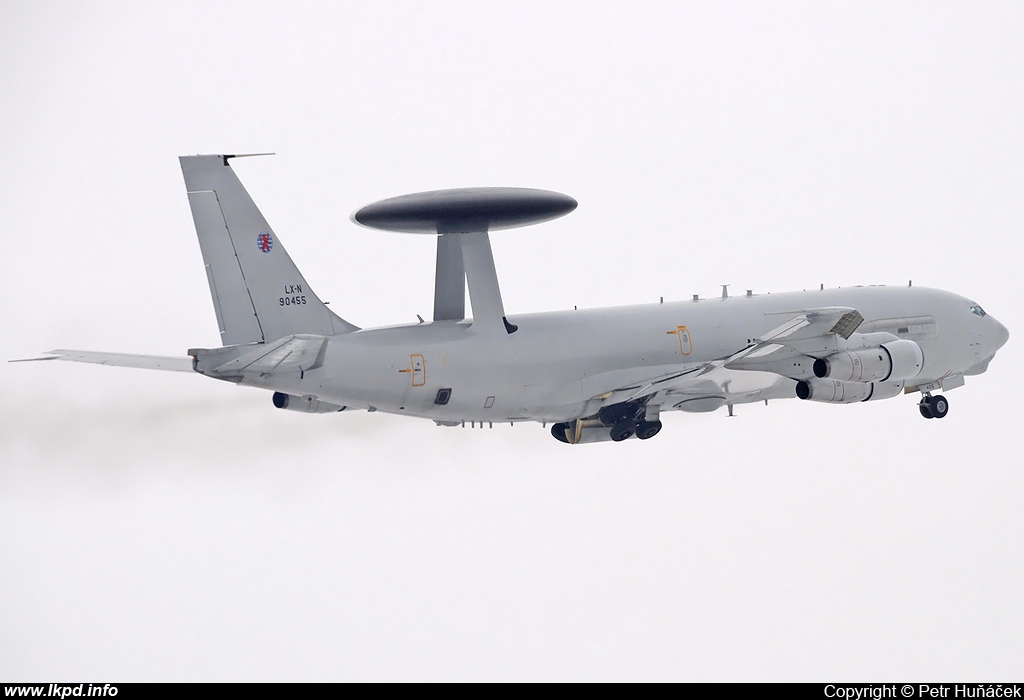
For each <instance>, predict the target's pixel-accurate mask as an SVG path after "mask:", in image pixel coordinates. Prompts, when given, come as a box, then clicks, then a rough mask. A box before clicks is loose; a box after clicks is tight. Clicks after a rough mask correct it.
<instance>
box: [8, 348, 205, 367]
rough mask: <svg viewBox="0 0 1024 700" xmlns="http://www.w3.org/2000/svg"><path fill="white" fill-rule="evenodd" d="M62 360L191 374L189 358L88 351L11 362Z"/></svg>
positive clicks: (65, 352)
mask: <svg viewBox="0 0 1024 700" xmlns="http://www.w3.org/2000/svg"><path fill="white" fill-rule="evenodd" d="M43 360H63V361H65V362H88V363H90V364H94V365H109V366H111V367H135V368H137V369H158V370H163V371H165V372H191V371H193V370H192V358H191V357H167V356H165V355H129V354H126V353H118V352H92V351H89V350H50V351H49V352H48V353H46V354H45V355H44V356H43V357H29V358H26V359H24V360H11V362H41V361H43Z"/></svg>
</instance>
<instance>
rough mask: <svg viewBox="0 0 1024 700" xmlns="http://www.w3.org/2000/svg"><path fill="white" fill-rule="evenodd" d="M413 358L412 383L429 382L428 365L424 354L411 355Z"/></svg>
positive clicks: (416, 384)
mask: <svg viewBox="0 0 1024 700" xmlns="http://www.w3.org/2000/svg"><path fill="white" fill-rule="evenodd" d="M409 359H410V360H412V385H413V386H423V385H424V384H426V383H427V366H426V362H424V360H423V355H410V356H409Z"/></svg>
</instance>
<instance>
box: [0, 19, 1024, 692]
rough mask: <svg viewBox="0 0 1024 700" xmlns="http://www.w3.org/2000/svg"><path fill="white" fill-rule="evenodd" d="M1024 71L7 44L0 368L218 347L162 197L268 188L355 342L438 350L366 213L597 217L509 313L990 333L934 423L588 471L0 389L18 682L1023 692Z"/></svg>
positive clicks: (653, 50)
mask: <svg viewBox="0 0 1024 700" xmlns="http://www.w3.org/2000/svg"><path fill="white" fill-rule="evenodd" d="M1022 37H1024V5H1021V3H1018V2H1002V3H1000V2H988V3H966V2H965V3H941V2H921V3H893V2H884V3H867V2H857V3H817V2H808V3H793V2H788V3H736V2H719V3H684V2H664V3H655V2H649V3H625V2H622V3H613V2H550V1H549V2H537V3H528V2H503V3H468V2H467V3H460V2H431V3H419V4H417V3H411V2H408V3H406V2H398V3H395V2H373V3H365V2H361V3H341V2H330V3H297V2H290V3H287V4H285V3H252V2H245V3H211V2H193V3H187V2H173V3H172V2H167V3H157V2H150V3H112V2H111V3H88V2H65V3H52V2H32V3H28V2H10V1H8V0H0V95H2V98H0V165H2V167H0V232H2V234H3V239H2V240H3V246H4V252H3V255H2V263H0V265H2V268H0V269H2V275H0V319H2V321H3V329H4V330H3V332H2V333H0V358H2V359H7V358H14V357H26V356H32V355H36V354H38V353H39V352H40V351H44V350H49V349H51V348H58V347H70V348H82V349H96V350H120V351H126V352H148V353H158V354H184V352H185V351H186V350H187V349H188V348H190V347H202V346H216V345H217V344H218V336H217V329H216V322H215V319H214V314H213V310H212V304H211V302H210V299H209V291H208V287H207V284H206V279H205V275H204V273H203V267H202V263H201V257H200V253H199V246H198V244H197V242H196V238H195V231H194V229H193V226H192V220H191V215H190V213H189V208H188V203H187V199H186V197H185V192H184V187H183V184H182V179H181V172H180V170H179V167H178V163H177V156H179V155H182V154H191V153H225V152H226V153H244V152H259V151H276V152H277V154H278V155H277V156H275V157H273V158H264V159H251V160H245V161H235V168H236V170H237V172H238V173H239V175H240V177H241V178H242V180H243V182H244V184H245V185H246V187H247V188H248V189H249V191H250V193H251V194H252V195H253V196H254V198H255V199H256V201H257V203H258V204H259V205H260V207H261V209H262V210H263V213H264V214H265V215H266V217H267V218H268V220H269V221H270V222H271V224H272V225H273V226H274V228H275V230H276V232H277V234H278V236H279V237H280V238H281V239H282V240H283V241H284V242H285V244H286V245H287V246H288V249H289V252H290V253H291V254H292V257H293V258H294V259H295V261H296V263H297V264H298V265H299V267H300V268H301V269H302V271H303V273H304V274H305V277H306V278H307V280H308V281H309V282H310V284H311V285H312V286H313V287H314V288H315V289H316V290H317V292H318V293H319V294H320V296H321V297H323V298H325V299H328V300H330V301H331V302H332V308H333V309H335V310H336V311H337V312H338V313H339V314H341V315H342V316H344V317H345V318H347V319H349V320H351V321H352V322H354V323H356V324H358V325H360V326H364V327H366V326H374V325H386V324H392V323H403V322H408V321H413V320H415V314H417V313H419V314H423V315H424V316H426V315H427V314H429V312H430V309H431V305H432V289H431V287H432V282H433V248H432V241H431V240H429V237H414V236H402V235H398V234H388V233H381V232H374V231H369V230H366V229H362V228H358V227H356V226H355V225H353V224H352V223H350V222H349V220H348V216H349V214H350V213H351V212H352V211H353V210H355V209H356V208H358V207H360V206H362V205H364V204H367V203H369V202H372V201H375V200H377V199H381V198H384V197H389V196H394V195H399V194H404V193H407V192H414V191H420V190H426V189H437V188H444V187H458V186H473V185H510V186H523V187H541V188H547V189H553V190H556V191H560V192H565V193H567V194H570V195H572V196H573V197H575V198H576V199H577V200H578V201H579V208H578V209H577V211H576V212H575V213H573V214H572V215H571V216H568V217H566V218H564V219H561V220H558V221H555V222H551V223H548V224H544V225H542V226H538V227H536V228H532V229H524V230H516V231H509V232H499V233H498V234H495V236H494V237H493V241H494V250H495V258H496V263H497V268H498V274H499V277H500V279H501V284H502V291H503V295H504V300H505V308H506V310H507V311H508V312H509V313H510V314H515V313H517V312H525V311H536V310H548V309H564V308H571V307H572V306H573V305H574V304H575V305H579V306H581V307H584V306H602V305H616V304H627V303H643V302H649V301H650V302H653V301H656V300H657V299H658V297H659V296H664V297H665V298H666V299H685V298H688V297H689V296H690V295H691V294H693V293H700V294H701V295H706V296H712V295H714V294H716V293H717V292H718V289H719V288H718V285H720V284H731V285H733V289H734V290H740V291H741V290H743V289H747V288H752V289H754V290H756V291H758V292H765V291H786V290H793V289H803V288H812V287H817V286H818V284H819V283H824V284H826V285H827V286H837V285H839V286H846V285H854V284H898V285H905V284H907V281H908V280H909V279H913V280H914V283H915V284H920V285H926V286H934V287H942V288H945V289H949V290H952V291H955V292H958V293H961V294H964V295H966V296H970V297H972V298H973V299H974V300H976V301H977V302H978V303H980V304H982V305H983V306H984V307H985V308H986V309H987V310H988V311H989V312H991V313H993V314H994V315H995V316H996V317H997V318H999V319H1000V320H1001V321H1002V322H1003V323H1004V324H1005V325H1006V326H1007V327H1008V328H1009V329H1010V332H1011V340H1010V343H1009V344H1008V345H1007V346H1006V347H1005V348H1004V349H1003V350H1002V351H1000V353H999V355H998V357H997V358H996V360H995V361H994V362H993V363H992V365H991V368H990V371H989V373H988V374H986V375H984V376H981V377H976V378H969V379H968V383H967V385H966V386H965V387H964V388H961V389H958V390H956V391H955V392H952V393H951V395H950V404H951V411H950V415H949V416H948V417H947V418H946V419H945V420H943V421H925V420H922V419H921V417H920V416H919V415H918V412H917V409H916V406H915V400H914V399H913V398H911V397H899V398H896V399H893V400H891V401H885V402H877V403H871V404H865V405H854V406H823V405H816V404H814V405H809V404H807V403H804V402H798V401H789V402H778V403H774V404H772V405H771V406H769V407H767V408H766V407H764V406H749V407H740V408H739V409H738V410H737V414H738V415H737V417H736V418H733V419H726V417H725V414H724V412H720V413H716V414H712V415H705V416H689V415H669V416H668V417H667V418H666V420H665V423H666V425H665V429H664V430H663V431H662V433H661V434H660V435H659V436H658V437H657V438H656V439H655V440H651V441H649V442H642V443H641V442H636V441H630V442H629V443H626V444H621V445H618V444H607V443H606V444H600V445H588V446H579V447H569V446H565V445H562V444H560V443H557V442H556V441H555V440H553V439H552V438H551V436H550V434H549V433H548V432H547V431H546V430H543V429H541V428H540V427H539V426H532V425H525V424H524V425H516V426H514V427H508V426H505V427H500V428H499V427H495V428H494V429H493V430H476V431H472V430H468V429H467V430H461V429H442V428H438V427H435V426H434V425H433V424H432V423H429V422H425V421H417V420H413V419H398V418H391V417H387V416H382V415H380V414H351V415H349V414H343V415H328V416H305V415H293V414H287V413H285V412H281V411H277V410H275V409H274V408H273V407H272V406H271V402H270V398H269V395H267V394H265V393H263V392H259V391H256V390H252V389H240V388H237V387H234V386H231V385H228V384H223V383H217V382H211V381H209V380H206V379H204V378H202V377H199V376H195V377H192V376H187V375H178V374H173V375H164V374H161V373H150V372H144V371H140V370H127V369H109V368H102V367H92V366H81V365H79V366H75V365H70V364H58V363H45V364H39V365H32V364H29V365H25V364H15V365H11V364H7V363H3V364H0V386H3V389H4V391H3V400H2V401H0V679H3V680H40V681H43V680H56V679H67V678H81V679H86V680H108V679H116V680H231V679H234V680H242V679H254V680H287V679H322V680H345V679H466V680H471V679H492V680H496V679H620V680H625V679H650V680H656V679H674V680H783V679H793V680H822V681H825V680H848V679H878V680H882V679H884V680H904V679H924V680H993V681H995V680H1006V679H1012V678H1019V677H1021V672H1022V671H1024V661H1022V659H1024V607H1022V602H1021V600H1022V599H1021V594H1020V582H1021V579H1022V574H1024V547H1022V540H1024V508H1022V507H1021V501H1022V495H1024V475H1022V464H1021V457H1020V452H1019V447H1018V445H1019V443H1018V442H1017V440H1018V439H1019V433H1018V431H1019V424H1020V420H1019V411H1020V405H1019V404H1020V402H1019V401H1018V400H1017V396H1016V390H1015V389H1014V388H1013V386H1014V384H1015V381H1016V376H1015V374H1014V370H1015V368H1016V367H1019V366H1021V360H1022V358H1021V351H1020V350H1019V347H1020V343H1019V338H1020V337H1021V334H1022V333H1024V313H1022V311H1024V309H1022V302H1021V292H1020V267H1021V263H1022V260H1024V255H1022V253H1024V251H1022V246H1021V241H1020V233H1021V230H1022V225H1024V194H1022V193H1024V129H1022V124H1024V41H1022V39H1021V38H1022ZM1007 387H1010V388H1007Z"/></svg>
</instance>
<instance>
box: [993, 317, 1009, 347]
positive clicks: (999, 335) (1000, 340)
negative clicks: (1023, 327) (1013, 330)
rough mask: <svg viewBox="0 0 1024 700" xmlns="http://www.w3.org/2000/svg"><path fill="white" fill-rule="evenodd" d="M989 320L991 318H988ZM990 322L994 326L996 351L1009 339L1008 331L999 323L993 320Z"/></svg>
mask: <svg viewBox="0 0 1024 700" xmlns="http://www.w3.org/2000/svg"><path fill="white" fill-rule="evenodd" d="M989 318H992V317H991V316H989ZM992 322H993V323H994V324H995V326H996V332H995V341H996V347H995V350H998V349H999V348H1001V347H1003V346H1004V345H1006V341H1007V340H1009V339H1010V331H1008V330H1006V326H1004V325H1003V324H1001V323H1000V322H999V321H997V320H995V319H994V318H992Z"/></svg>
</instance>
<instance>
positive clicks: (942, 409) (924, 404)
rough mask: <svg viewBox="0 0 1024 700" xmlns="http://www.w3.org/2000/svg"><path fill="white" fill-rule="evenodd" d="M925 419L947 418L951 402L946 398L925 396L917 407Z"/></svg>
mask: <svg viewBox="0 0 1024 700" xmlns="http://www.w3.org/2000/svg"><path fill="white" fill-rule="evenodd" d="M917 407H918V409H919V410H920V411H921V415H922V416H924V417H925V418H945V417H946V414H947V413H949V400H948V399H947V398H946V397H945V396H930V395H927V396H924V397H922V398H921V403H919V404H918V405H917Z"/></svg>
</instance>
